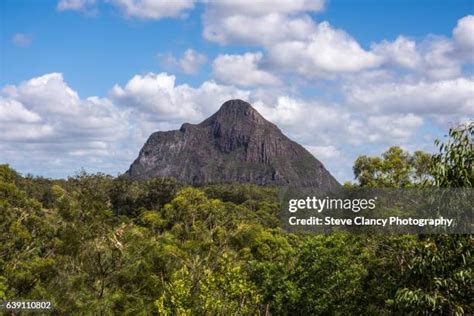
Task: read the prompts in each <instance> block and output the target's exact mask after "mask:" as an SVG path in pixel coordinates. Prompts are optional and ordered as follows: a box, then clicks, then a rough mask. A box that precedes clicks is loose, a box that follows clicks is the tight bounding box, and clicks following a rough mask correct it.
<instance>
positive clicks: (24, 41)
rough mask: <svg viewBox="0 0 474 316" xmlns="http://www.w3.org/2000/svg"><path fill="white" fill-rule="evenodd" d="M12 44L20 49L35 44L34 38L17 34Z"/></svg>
mask: <svg viewBox="0 0 474 316" xmlns="http://www.w3.org/2000/svg"><path fill="white" fill-rule="evenodd" d="M12 42H13V44H15V45H16V46H18V47H28V46H30V45H31V43H32V42H33V37H32V36H31V35H29V34H25V33H15V35H13V39H12Z"/></svg>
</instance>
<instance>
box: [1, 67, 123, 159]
mask: <svg viewBox="0 0 474 316" xmlns="http://www.w3.org/2000/svg"><path fill="white" fill-rule="evenodd" d="M0 117H1V119H0V120H1V121H2V124H0V142H3V143H4V146H7V147H10V151H12V149H11V147H17V146H18V143H22V144H23V145H22V146H21V147H22V148H21V149H20V148H17V150H24V151H26V152H28V151H29V150H30V149H31V150H34V151H35V152H43V155H45V156H49V157H54V156H56V155H57V154H59V155H63V156H67V155H69V154H72V153H73V152H74V151H77V150H78V149H80V150H82V151H83V152H88V151H89V150H94V151H95V150H96V144H97V142H103V143H104V144H106V146H107V149H108V150H109V152H113V148H114V147H115V145H116V143H115V142H116V141H117V140H118V139H120V138H121V137H123V136H124V135H126V133H127V123H128V122H127V119H126V113H124V112H121V111H119V110H118V109H116V108H115V107H114V106H113V105H112V104H111V103H110V101H108V100H107V99H102V98H98V97H89V98H86V99H81V98H80V97H79V95H78V94H77V92H75V91H74V90H72V89H71V88H70V87H69V86H68V85H67V84H66V83H65V82H64V79H63V76H62V74H60V73H51V74H47V75H44V76H40V77H36V78H32V79H30V80H27V81H24V82H22V83H20V84H19V85H10V86H7V87H5V88H4V89H3V91H2V97H1V98H0ZM21 157H23V158H21V159H31V160H32V161H34V160H35V159H36V158H37V157H36V156H30V155H25V154H23V156H21ZM18 159H20V158H18ZM21 159H20V160H21Z"/></svg>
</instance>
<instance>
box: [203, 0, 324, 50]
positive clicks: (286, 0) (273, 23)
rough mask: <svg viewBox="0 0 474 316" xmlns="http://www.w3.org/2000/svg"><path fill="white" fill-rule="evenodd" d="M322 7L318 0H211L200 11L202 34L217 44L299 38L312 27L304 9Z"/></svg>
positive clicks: (303, 36)
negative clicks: (203, 9) (203, 11)
mask: <svg viewBox="0 0 474 316" xmlns="http://www.w3.org/2000/svg"><path fill="white" fill-rule="evenodd" d="M323 9H324V1H322V0H294V1H292V0H277V1H275V0H273V1H272V0H260V1H257V2H255V1H251V0H244V1H232V0H223V1H212V2H209V3H208V6H207V8H206V11H205V13H204V15H203V26H204V29H203V35H204V37H205V38H206V39H208V40H210V41H213V42H217V43H220V44H230V43H244V44H271V43H274V42H276V41H280V40H284V39H289V38H291V39H303V38H305V37H307V36H308V34H310V33H311V32H312V30H314V27H315V24H314V22H313V20H312V19H311V18H310V17H309V16H308V15H306V14H305V12H310V11H313V12H317V11H322V10H323Z"/></svg>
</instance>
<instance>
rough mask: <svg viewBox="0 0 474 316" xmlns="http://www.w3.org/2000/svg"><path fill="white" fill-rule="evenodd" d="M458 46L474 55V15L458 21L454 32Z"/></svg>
mask: <svg viewBox="0 0 474 316" xmlns="http://www.w3.org/2000/svg"><path fill="white" fill-rule="evenodd" d="M453 37H454V40H455V42H456V44H457V45H458V46H459V47H460V48H462V49H464V50H465V51H466V52H468V53H469V54H470V55H471V58H473V56H472V55H474V15H467V16H465V17H463V18H462V19H459V20H458V24H457V26H456V28H455V29H454V30H453Z"/></svg>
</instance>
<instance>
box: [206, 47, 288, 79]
mask: <svg viewBox="0 0 474 316" xmlns="http://www.w3.org/2000/svg"><path fill="white" fill-rule="evenodd" d="M262 56H263V55H262V53H261V52H257V53H245V54H243V55H227V54H225V55H219V56H217V58H216V59H215V60H214V62H213V64H212V70H213V75H214V77H215V78H217V79H218V80H219V81H222V82H224V83H227V84H236V85H240V86H253V85H263V86H266V85H278V84H280V80H279V79H278V78H277V77H276V76H275V75H273V74H271V73H270V72H267V71H265V70H261V69H259V68H260V64H261V63H262Z"/></svg>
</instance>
